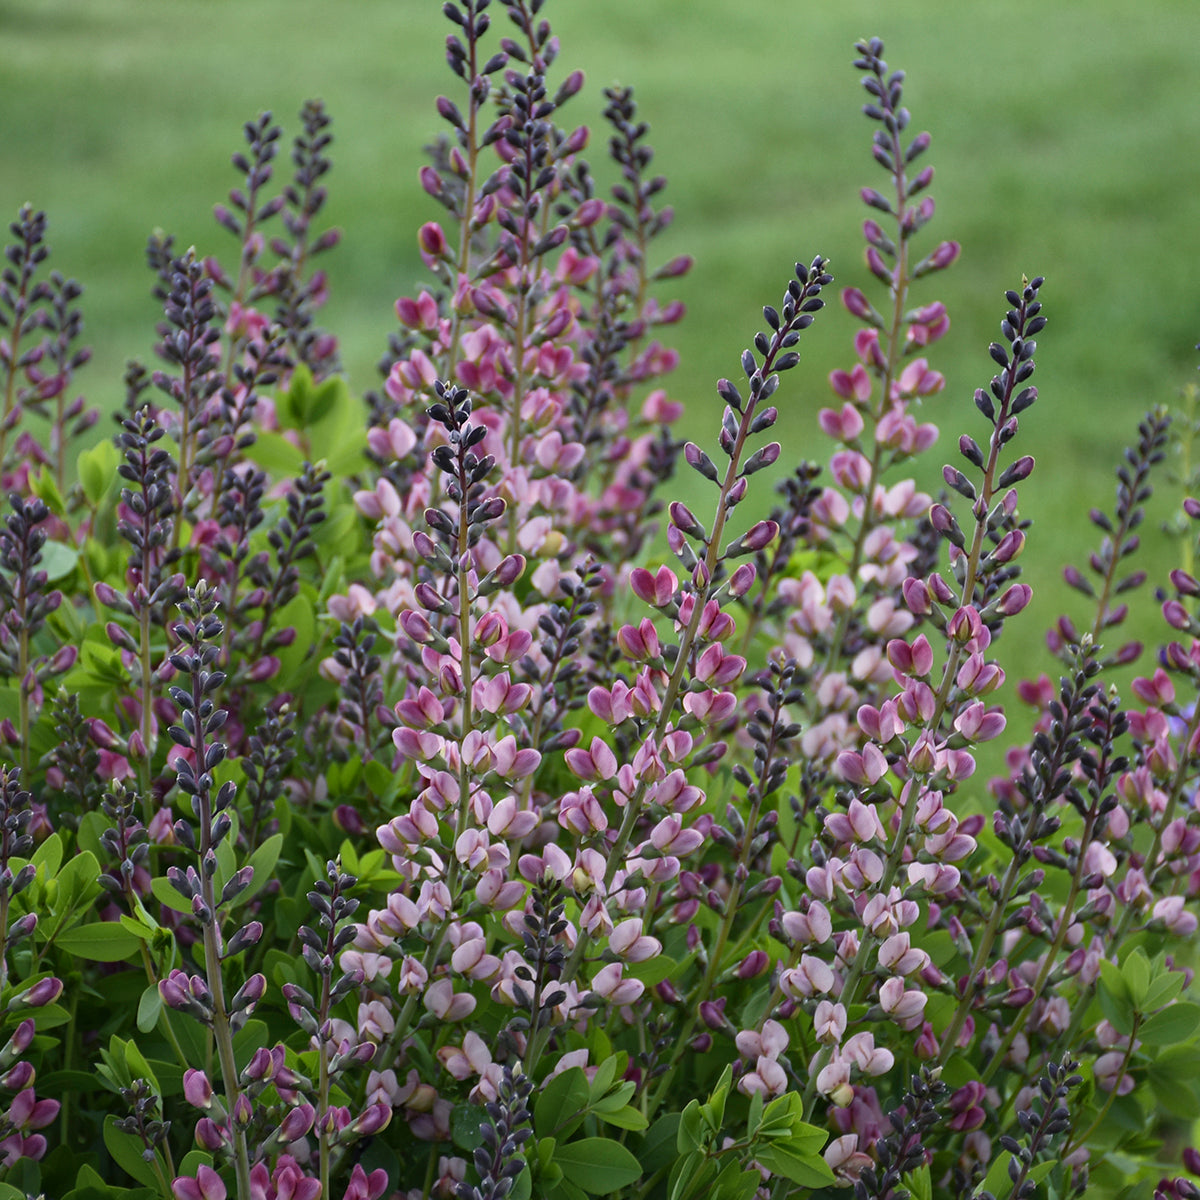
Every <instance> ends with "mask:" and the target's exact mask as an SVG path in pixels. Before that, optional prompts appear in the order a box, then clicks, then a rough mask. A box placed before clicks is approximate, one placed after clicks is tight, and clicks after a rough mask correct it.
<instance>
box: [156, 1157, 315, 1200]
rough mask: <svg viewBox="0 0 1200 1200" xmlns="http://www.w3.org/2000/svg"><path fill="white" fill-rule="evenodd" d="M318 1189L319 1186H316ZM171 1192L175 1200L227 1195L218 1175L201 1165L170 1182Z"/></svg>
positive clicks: (210, 1199)
mask: <svg viewBox="0 0 1200 1200" xmlns="http://www.w3.org/2000/svg"><path fill="white" fill-rule="evenodd" d="M317 1186H318V1188H319V1187H320V1185H319V1184H318V1185H317ZM171 1191H172V1192H173V1193H174V1195H175V1200H225V1198H226V1196H227V1195H228V1193H227V1192H226V1190H225V1184H224V1183H223V1182H222V1180H221V1177H220V1175H218V1174H217V1173H216V1171H214V1170H213V1169H212V1167H206V1166H204V1164H203V1163H202V1164H201V1165H200V1166H199V1167H197V1168H196V1174H195V1177H194V1178H193V1177H192V1176H191V1175H180V1176H178V1177H177V1178H175V1179H174V1180H172V1181H171Z"/></svg>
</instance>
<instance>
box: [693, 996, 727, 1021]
mask: <svg viewBox="0 0 1200 1200" xmlns="http://www.w3.org/2000/svg"><path fill="white" fill-rule="evenodd" d="M700 1020H701V1021H703V1022H704V1024H705V1025H707V1026H708V1027H709V1029H724V1028H725V1027H726V1026H727V1025H728V1024H729V1022H728V1021H727V1020H726V1019H725V998H724V997H723V996H722V997H721V999H720V1000H705V1001H704V1002H703V1003H702V1004H701V1005H700Z"/></svg>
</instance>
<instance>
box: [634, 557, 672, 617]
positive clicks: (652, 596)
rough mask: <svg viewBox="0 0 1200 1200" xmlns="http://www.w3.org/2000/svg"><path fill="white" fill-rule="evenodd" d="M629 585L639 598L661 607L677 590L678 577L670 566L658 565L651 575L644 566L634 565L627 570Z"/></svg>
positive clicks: (669, 600)
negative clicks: (630, 569)
mask: <svg viewBox="0 0 1200 1200" xmlns="http://www.w3.org/2000/svg"><path fill="white" fill-rule="evenodd" d="M629 586H630V588H631V589H632V590H633V594H634V595H635V596H637V598H638V599H639V600H644V601H645V602H646V603H647V604H649V605H652V606H653V607H654V608H662V607H664V606H665V605H667V604H669V603H670V602H671V600H672V599H673V598H674V596H675V593H676V592H677V591H678V590H679V579H678V577H677V576H676V574H675V572H674V571H672V570H671V569H670V567H659V568H658V570H657V572H655V573H654V574H653V575H652V574H651V573H650V572H649V571H648V570H646V568H645V567H635V568H634V569H633V570H632V571H630V572H629Z"/></svg>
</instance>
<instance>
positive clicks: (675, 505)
mask: <svg viewBox="0 0 1200 1200" xmlns="http://www.w3.org/2000/svg"><path fill="white" fill-rule="evenodd" d="M668 511H669V512H670V514H671V522H672V524H674V525H675V526H676V527H677V528H679V529H681V530H682V531H683V532H684V533H686V534H688V535H690V536H691V537H697V538H703V537H704V526H703V525H701V524H700V522H699V521H697V520H696V518H695V516H694V515H693V513H692V510H691V509H690V508H688V506H687V505H686V504H684V503H683V501H682V500H673V501H671V506H670V509H669V510H668Z"/></svg>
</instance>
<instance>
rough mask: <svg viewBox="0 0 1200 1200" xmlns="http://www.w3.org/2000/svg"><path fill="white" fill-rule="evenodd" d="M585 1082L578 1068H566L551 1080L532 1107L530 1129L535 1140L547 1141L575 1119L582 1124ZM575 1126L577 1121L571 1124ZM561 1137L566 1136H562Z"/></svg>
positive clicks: (586, 1087)
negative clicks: (531, 1124)
mask: <svg viewBox="0 0 1200 1200" xmlns="http://www.w3.org/2000/svg"><path fill="white" fill-rule="evenodd" d="M588 1091H589V1089H588V1081H587V1076H586V1075H585V1074H584V1072H583V1068H582V1067H568V1068H567V1070H565V1071H561V1072H559V1074H557V1075H555V1076H554V1078H553V1079H551V1080H550V1081H549V1082H548V1083H547V1084H546V1085H545V1086H544V1087H543V1088H542V1090H541V1092H540V1093H539V1095H538V1098H537V1103H536V1104H534V1106H533V1127H534V1129H535V1130H536V1131H537V1135H538V1137H549V1136H550V1135H552V1134H557V1133H559V1132H560V1131H566V1130H567V1129H568V1127H571V1128H574V1126H572V1125H571V1121H572V1119H573V1118H575V1117H576V1116H577V1115H578V1117H579V1119H580V1120H582V1115H583V1110H584V1108H585V1106H586V1105H587V1102H588ZM575 1124H576V1125H577V1124H578V1121H576V1122H575ZM564 1136H569V1133H567V1132H564Z"/></svg>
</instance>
